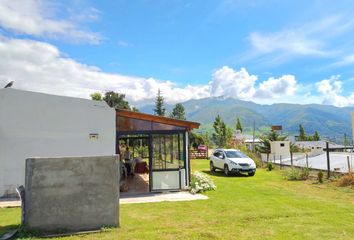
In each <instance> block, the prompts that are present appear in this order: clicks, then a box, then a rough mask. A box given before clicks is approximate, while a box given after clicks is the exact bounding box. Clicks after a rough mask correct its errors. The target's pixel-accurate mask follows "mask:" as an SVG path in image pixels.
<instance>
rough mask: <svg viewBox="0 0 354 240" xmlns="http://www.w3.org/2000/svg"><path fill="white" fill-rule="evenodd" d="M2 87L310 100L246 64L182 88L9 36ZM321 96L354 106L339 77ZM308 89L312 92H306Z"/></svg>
mask: <svg viewBox="0 0 354 240" xmlns="http://www.w3.org/2000/svg"><path fill="white" fill-rule="evenodd" d="M0 56H1V58H0V87H1V86H5V84H6V83H8V82H9V81H12V80H13V81H15V84H14V87H15V88H18V89H24V90H31V91H38V92H45V93H50V94H57V95H65V96H73V97H81V98H89V96H90V94H91V93H92V92H95V91H102V92H103V91H107V90H113V91H116V92H120V93H123V94H126V96H127V99H128V100H129V101H130V102H131V103H132V104H135V105H141V104H147V103H152V102H153V101H154V99H155V96H156V93H157V89H161V91H162V93H163V96H164V97H165V100H166V102H168V103H176V102H183V101H187V100H190V99H200V98H205V97H213V96H215V97H217V96H224V97H232V98H237V99H242V100H251V101H255V102H258V103H263V104H264V103H267V104H268V103H274V102H291V101H296V102H300V101H302V103H306V100H304V99H303V98H301V99H299V95H297V94H299V91H298V88H299V85H298V84H297V82H296V79H295V77H294V76H292V75H283V76H280V77H278V78H274V77H270V78H268V79H266V80H264V81H259V80H258V77H257V76H256V75H253V74H250V73H249V72H248V71H247V70H246V69H245V68H241V69H240V70H235V69H232V68H230V67H227V66H224V67H221V68H220V69H218V70H216V71H215V72H214V74H213V76H212V79H211V81H210V82H209V83H208V84H205V85H187V86H179V85H177V84H176V83H174V82H171V81H161V80H157V79H154V78H143V77H135V76H125V75H120V74H112V73H106V72H103V71H101V70H100V69H98V68H97V67H94V66H88V65H85V64H82V63H79V62H77V61H75V60H73V59H71V58H68V57H64V56H63V54H62V53H61V52H60V51H59V50H58V48H56V47H55V46H53V45H51V44H48V43H44V42H39V41H33V40H24V39H8V38H4V37H1V36H0ZM315 86H316V88H317V90H318V92H319V94H320V95H316V96H314V95H311V94H308V96H307V97H306V99H309V100H308V102H307V103H309V101H312V102H313V101H314V100H316V102H318V101H322V102H323V103H325V104H332V105H336V106H347V105H354V93H353V94H352V95H351V96H349V97H344V96H342V95H341V94H342V82H341V81H340V80H339V76H334V77H332V78H330V79H325V80H323V81H320V82H318V83H317V84H315ZM306 93H308V90H306ZM304 101H305V102H304Z"/></svg>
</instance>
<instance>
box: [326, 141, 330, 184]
mask: <svg viewBox="0 0 354 240" xmlns="http://www.w3.org/2000/svg"><path fill="white" fill-rule="evenodd" d="M326 152H327V178H330V177H331V164H330V161H329V143H328V141H327V142H326Z"/></svg>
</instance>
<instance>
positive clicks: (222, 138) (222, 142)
mask: <svg viewBox="0 0 354 240" xmlns="http://www.w3.org/2000/svg"><path fill="white" fill-rule="evenodd" d="M213 127H214V133H213V141H214V142H215V144H216V145H217V146H218V147H225V146H226V145H227V143H228V142H229V141H230V139H231V138H232V131H231V129H230V128H229V127H227V126H226V124H225V123H224V121H223V120H222V119H221V118H220V116H219V115H218V116H217V117H216V118H215V121H214V124H213Z"/></svg>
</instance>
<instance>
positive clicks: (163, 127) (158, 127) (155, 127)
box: [152, 122, 185, 131]
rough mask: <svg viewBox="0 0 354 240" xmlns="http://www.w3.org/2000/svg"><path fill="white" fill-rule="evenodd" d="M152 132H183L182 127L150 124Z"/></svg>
mask: <svg viewBox="0 0 354 240" xmlns="http://www.w3.org/2000/svg"><path fill="white" fill-rule="evenodd" d="M152 130H155V131H159V130H185V128H183V127H179V126H174V125H168V124H164V123H157V122H153V123H152Z"/></svg>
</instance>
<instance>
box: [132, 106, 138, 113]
mask: <svg viewBox="0 0 354 240" xmlns="http://www.w3.org/2000/svg"><path fill="white" fill-rule="evenodd" d="M131 110H132V111H133V112H140V111H139V109H138V108H136V107H132V109H131Z"/></svg>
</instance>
